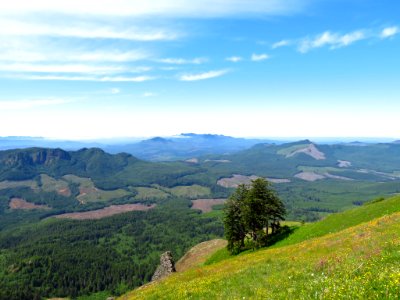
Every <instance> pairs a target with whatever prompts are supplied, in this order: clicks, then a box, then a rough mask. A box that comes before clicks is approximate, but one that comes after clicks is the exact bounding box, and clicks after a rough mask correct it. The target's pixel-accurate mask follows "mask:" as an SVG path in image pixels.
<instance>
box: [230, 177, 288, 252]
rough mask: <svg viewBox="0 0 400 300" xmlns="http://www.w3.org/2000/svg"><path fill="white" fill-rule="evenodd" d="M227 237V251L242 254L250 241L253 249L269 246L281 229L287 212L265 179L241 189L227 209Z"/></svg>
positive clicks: (243, 186)
mask: <svg viewBox="0 0 400 300" xmlns="http://www.w3.org/2000/svg"><path fill="white" fill-rule="evenodd" d="M224 212H225V217H224V225H225V236H226V238H227V240H228V250H229V251H230V252H231V253H237V252H240V251H241V250H242V249H243V248H244V247H245V241H246V240H249V241H250V242H251V244H252V246H253V248H254V247H260V246H264V245H266V244H267V242H268V240H269V238H270V237H271V236H273V235H275V234H276V233H277V232H278V231H279V229H280V221H282V220H284V215H285V214H286V209H285V206H284V204H283V203H282V201H281V200H280V199H279V198H278V196H277V195H276V193H275V191H274V190H272V189H271V187H270V184H269V183H268V181H266V180H265V179H263V178H259V179H256V180H253V181H252V183H251V185H250V186H247V185H243V184H242V185H239V187H238V188H237V189H236V191H235V193H234V194H233V195H232V196H231V197H230V198H229V199H228V201H227V202H226V204H225V208H224Z"/></svg>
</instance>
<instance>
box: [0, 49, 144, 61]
mask: <svg viewBox="0 0 400 300" xmlns="http://www.w3.org/2000/svg"><path fill="white" fill-rule="evenodd" d="M148 57H149V54H148V53H145V52H143V51H128V52H120V51H94V52H81V53H75V54H70V55H68V54H67V55H66V56H64V61H65V60H69V61H90V62H103V61H107V62H131V61H138V60H143V59H147V58H148ZM0 59H1V58H0Z"/></svg>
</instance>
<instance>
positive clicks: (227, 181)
mask: <svg viewBox="0 0 400 300" xmlns="http://www.w3.org/2000/svg"><path fill="white" fill-rule="evenodd" d="M258 178H260V177H259V176H256V175H251V176H246V175H240V174H233V175H232V177H227V178H221V179H219V180H218V181H217V184H218V185H220V186H223V187H226V188H237V187H238V186H239V185H240V184H251V181H252V180H256V179H258ZM265 179H266V180H267V181H269V182H272V183H288V182H290V180H289V179H287V178H265Z"/></svg>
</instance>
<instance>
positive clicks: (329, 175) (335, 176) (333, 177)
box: [324, 173, 354, 181]
mask: <svg viewBox="0 0 400 300" xmlns="http://www.w3.org/2000/svg"><path fill="white" fill-rule="evenodd" d="M324 176H325V177H327V178H331V179H339V180H347V181H353V180H354V179H351V178H348V177H344V176H338V175H332V174H329V173H324Z"/></svg>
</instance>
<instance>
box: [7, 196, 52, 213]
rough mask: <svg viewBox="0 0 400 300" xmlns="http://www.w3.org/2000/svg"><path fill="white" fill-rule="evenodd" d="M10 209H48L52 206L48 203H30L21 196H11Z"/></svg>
mask: <svg viewBox="0 0 400 300" xmlns="http://www.w3.org/2000/svg"><path fill="white" fill-rule="evenodd" d="M8 205H9V207H10V209H22V210H32V209H45V210H48V209H50V207H48V206H47V205H39V204H35V203H30V202H28V201H26V200H24V199H21V198H11V200H10V203H9V204H8Z"/></svg>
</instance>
